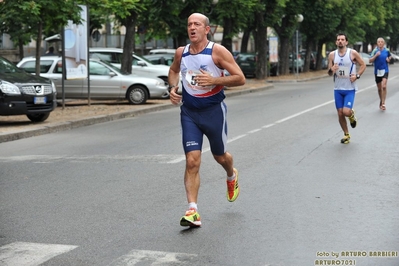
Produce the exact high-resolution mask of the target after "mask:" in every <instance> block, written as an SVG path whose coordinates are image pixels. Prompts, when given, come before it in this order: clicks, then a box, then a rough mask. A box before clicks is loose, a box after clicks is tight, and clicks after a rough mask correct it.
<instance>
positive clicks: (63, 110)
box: [0, 70, 327, 143]
mask: <svg viewBox="0 0 399 266" xmlns="http://www.w3.org/2000/svg"><path fill="white" fill-rule="evenodd" d="M326 76H327V73H326V71H325V70H321V71H313V72H308V73H300V74H299V75H298V76H296V75H295V74H291V75H286V76H278V77H268V78H267V79H265V80H257V79H249V78H248V79H247V81H246V84H245V85H244V86H239V87H231V88H227V89H226V90H225V93H226V97H233V96H237V95H241V94H245V93H251V92H253V91H255V90H264V89H268V88H272V87H273V83H276V82H304V81H308V80H312V79H318V78H322V77H326ZM59 103H60V105H59V106H58V107H57V108H56V109H55V110H54V111H53V112H51V114H50V117H49V118H48V119H47V120H46V121H44V122H42V123H32V122H30V120H29V119H28V118H27V117H26V116H25V115H22V116H0V143H1V142H7V141H12V140H17V139H22V138H28V137H33V136H38V135H43V134H47V133H51V132H57V131H63V130H70V129H73V128H77V127H82V126H87V125H93V124H97V123H102V122H107V121H112V120H116V119H121V118H125V117H132V116H137V115H140V114H145V113H149V112H154V111H159V110H164V109H167V108H176V107H175V106H173V105H172V104H171V103H170V101H169V99H159V100H158V99H151V100H148V101H147V103H146V104H143V105H131V104H129V103H128V102H127V101H125V100H124V101H122V100H121V101H115V100H114V101H98V100H91V101H90V105H89V104H88V100H66V101H65V102H64V105H62V102H61V101H60V102H59Z"/></svg>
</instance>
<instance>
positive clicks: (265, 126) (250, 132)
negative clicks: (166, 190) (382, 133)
mask: <svg viewBox="0 0 399 266" xmlns="http://www.w3.org/2000/svg"><path fill="white" fill-rule="evenodd" d="M396 77H397V76H395V77H393V78H390V79H394V78H396ZM371 88H375V85H372V86H369V87H366V88H364V89H361V90H358V91H357V93H360V92H363V91H366V90H369V89H371ZM331 103H334V100H331V101H328V102H325V103H322V104H319V105H316V106H314V107H311V108H309V109H306V110H304V111H301V112H298V113H295V114H293V115H290V116H287V117H285V118H283V119H280V120H277V121H275V122H274V123H272V124H268V125H264V126H261V127H260V128H256V129H252V130H249V131H248V132H247V133H246V134H243V135H240V136H237V137H234V138H231V139H229V140H227V143H231V142H233V141H236V140H238V139H241V138H243V137H246V136H248V135H249V134H253V133H256V132H259V131H261V130H262V129H266V128H270V127H272V126H275V125H278V124H280V123H283V122H286V121H288V120H290V119H292V118H295V117H297V116H300V115H303V114H306V113H308V112H310V111H313V110H316V109H318V108H320V107H323V106H325V105H328V104H331ZM209 150H210V149H209V148H207V149H204V150H203V151H202V153H205V152H207V151H209ZM184 160H185V157H184V156H182V157H181V158H177V159H174V160H171V161H169V162H168V163H180V162H182V161H184Z"/></svg>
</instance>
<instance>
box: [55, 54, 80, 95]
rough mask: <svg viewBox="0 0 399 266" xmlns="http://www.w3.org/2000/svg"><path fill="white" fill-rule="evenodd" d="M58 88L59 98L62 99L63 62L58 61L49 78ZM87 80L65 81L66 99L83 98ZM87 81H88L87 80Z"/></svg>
mask: <svg viewBox="0 0 399 266" xmlns="http://www.w3.org/2000/svg"><path fill="white" fill-rule="evenodd" d="M49 78H51V79H52V80H53V82H54V84H55V86H56V87H57V98H62V60H58V61H57V63H56V64H55V66H54V69H53V71H52V74H51V75H50V76H49ZM84 80H85V79H67V80H64V93H65V98H81V97H82V91H83V86H84ZM86 80H87V79H86Z"/></svg>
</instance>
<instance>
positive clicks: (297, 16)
mask: <svg viewBox="0 0 399 266" xmlns="http://www.w3.org/2000/svg"><path fill="white" fill-rule="evenodd" d="M296 21H297V22H298V23H301V22H302V21H303V16H302V15H301V14H298V15H296ZM295 46H296V75H297V76H298V75H299V74H298V72H299V70H298V67H299V66H298V55H299V54H298V52H299V51H298V49H299V47H298V46H299V44H298V27H297V29H296V45H295Z"/></svg>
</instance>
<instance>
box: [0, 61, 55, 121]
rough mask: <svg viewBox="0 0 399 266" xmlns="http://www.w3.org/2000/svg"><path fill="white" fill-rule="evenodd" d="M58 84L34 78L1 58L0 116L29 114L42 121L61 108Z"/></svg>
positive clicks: (28, 115) (30, 117) (32, 119)
mask: <svg viewBox="0 0 399 266" xmlns="http://www.w3.org/2000/svg"><path fill="white" fill-rule="evenodd" d="M56 96H57V90H56V87H55V85H54V83H53V82H52V81H51V80H49V79H47V78H42V77H37V76H33V75H31V74H29V73H27V72H25V71H23V70H22V69H19V68H18V67H16V66H15V65H14V64H13V63H11V62H10V61H8V60H6V59H5V58H3V57H0V115H2V116H10V115H26V116H27V117H28V118H29V119H30V120H31V121H32V122H42V121H44V120H46V119H47V118H48V117H49V116H50V112H51V111H53V110H54V109H55V108H56V107H57V100H56V99H57V97H56Z"/></svg>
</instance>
